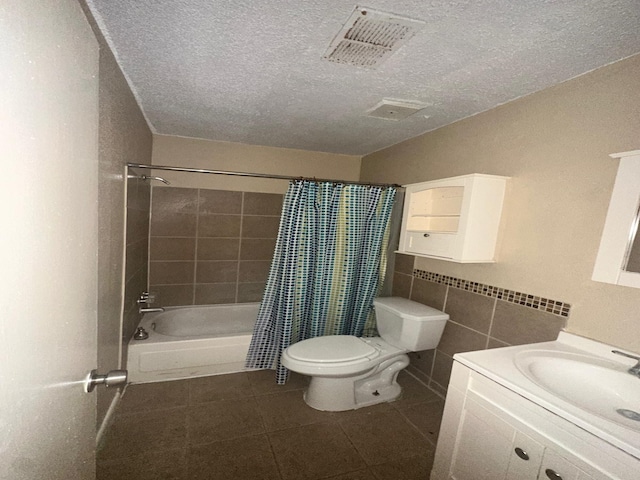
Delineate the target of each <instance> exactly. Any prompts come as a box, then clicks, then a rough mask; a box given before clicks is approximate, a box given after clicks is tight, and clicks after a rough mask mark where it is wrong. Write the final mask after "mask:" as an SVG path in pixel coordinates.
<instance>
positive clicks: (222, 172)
mask: <svg viewBox="0 0 640 480" xmlns="http://www.w3.org/2000/svg"><path fill="white" fill-rule="evenodd" d="M127 166H128V167H133V168H150V169H154V170H168V171H171V172H188V173H209V174H212V175H232V176H236V177H256V178H275V179H277V180H307V181H312V182H332V183H344V184H353V185H369V186H372V187H396V188H398V187H400V185H397V184H395V183H370V182H355V181H351V180H335V179H331V178H306V177H290V176H288V175H271V174H268V173H250V172H230V171H227V170H207V169H204V168H188V167H170V166H167V165H144V164H141V163H127Z"/></svg>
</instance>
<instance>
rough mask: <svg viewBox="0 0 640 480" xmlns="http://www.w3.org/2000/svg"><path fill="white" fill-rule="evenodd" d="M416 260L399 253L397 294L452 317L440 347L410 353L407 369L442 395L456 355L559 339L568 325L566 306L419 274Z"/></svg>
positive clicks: (544, 299)
mask: <svg viewBox="0 0 640 480" xmlns="http://www.w3.org/2000/svg"><path fill="white" fill-rule="evenodd" d="M414 260H415V257H413V256H411V255H402V254H396V257H395V270H394V275H393V291H392V295H394V296H398V297H405V298H410V299H411V300H414V301H416V302H420V303H423V304H425V305H429V306H431V307H434V308H437V309H439V310H443V311H445V312H446V313H448V314H449V316H450V319H449V321H448V322H447V325H446V327H445V330H444V333H443V334H442V339H441V340H440V344H439V345H438V348H436V349H435V350H425V351H422V352H414V353H411V354H409V356H410V357H411V365H410V366H409V367H408V368H409V371H411V372H412V373H414V374H415V375H416V376H418V377H419V378H421V379H422V380H423V381H425V382H426V383H427V384H428V385H429V386H430V387H432V388H433V389H434V390H436V391H438V392H440V393H442V394H443V395H444V394H445V393H446V388H447V385H448V384H449V376H450V375H451V368H452V366H453V355H454V354H456V353H459V352H468V351H472V350H484V349H489V348H497V347H505V346H508V345H521V344H525V343H535V342H544V341H548V340H555V339H556V337H557V336H558V333H559V332H560V330H561V329H562V328H563V327H564V326H565V325H566V320H567V317H568V316H569V310H570V306H569V305H567V304H566V303H563V302H559V301H556V300H551V299H546V298H540V297H537V296H534V295H530V294H526V293H522V292H514V291H510V290H507V289H503V288H498V287H493V286H490V285H484V284H479V283H475V282H470V281H465V280H462V279H458V278H453V277H447V276H443V275H439V274H435V273H431V272H425V271H422V270H416V269H414V268H413V265H414Z"/></svg>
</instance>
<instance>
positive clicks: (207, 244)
mask: <svg viewBox="0 0 640 480" xmlns="http://www.w3.org/2000/svg"><path fill="white" fill-rule="evenodd" d="M239 246H240V240H239V239H237V238H200V239H198V256H197V259H198V261H202V260H237V259H238V248H239Z"/></svg>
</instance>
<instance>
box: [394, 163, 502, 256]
mask: <svg viewBox="0 0 640 480" xmlns="http://www.w3.org/2000/svg"><path fill="white" fill-rule="evenodd" d="M507 180H508V177H499V176H495V175H482V174H479V173H474V174H471V175H462V176H460V177H453V178H446V179H442V180H435V181H432V182H422V183H414V184H411V185H405V187H406V194H405V203H404V213H403V217H402V230H401V233H400V247H399V250H398V251H399V252H400V253H406V254H409V255H419V256H424V257H434V258H439V259H442V260H448V261H452V262H460V263H484V262H488V263H490V262H493V261H495V260H494V256H495V248H496V242H497V239H498V230H499V227H500V217H501V214H502V204H503V200H504V195H505V191H506V185H507Z"/></svg>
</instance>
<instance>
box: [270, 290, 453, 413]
mask: <svg viewBox="0 0 640 480" xmlns="http://www.w3.org/2000/svg"><path fill="white" fill-rule="evenodd" d="M373 304H374V307H375V310H376V318H377V326H378V332H379V333H380V336H379V337H368V338H360V337H355V336H351V335H330V336H324V337H315V338H310V339H308V340H302V341H301V342H298V343H294V344H293V345H291V346H290V347H288V348H287V349H286V350H285V351H284V352H283V354H282V359H281V362H282V365H284V366H285V367H286V368H288V369H289V370H291V371H293V372H297V373H300V374H302V375H308V376H310V377H311V381H310V383H309V387H308V389H307V390H306V391H305V393H304V400H305V402H306V403H307V405H309V406H310V407H313V408H315V409H316V410H324V411H329V412H340V411H344V410H355V409H357V408H362V407H366V406H369V405H375V404H377V403H382V402H391V401H393V400H395V399H397V398H398V397H399V396H400V394H401V393H402V387H400V385H398V382H397V381H396V380H397V377H398V373H399V372H400V370H402V369H403V368H405V367H406V366H407V365H409V357H408V355H407V352H414V351H419V350H430V349H433V348H436V347H437V346H438V343H439V342H440V337H441V336H442V332H443V330H444V326H445V324H446V323H447V319H448V318H449V315H448V314H446V313H444V312H441V311H440V310H436V309H435V308H431V307H428V306H426V305H423V304H421V303H417V302H414V301H411V300H408V299H406V298H399V297H384V298H376V299H375V300H374V301H373Z"/></svg>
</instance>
